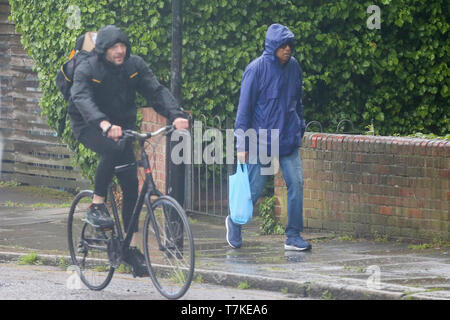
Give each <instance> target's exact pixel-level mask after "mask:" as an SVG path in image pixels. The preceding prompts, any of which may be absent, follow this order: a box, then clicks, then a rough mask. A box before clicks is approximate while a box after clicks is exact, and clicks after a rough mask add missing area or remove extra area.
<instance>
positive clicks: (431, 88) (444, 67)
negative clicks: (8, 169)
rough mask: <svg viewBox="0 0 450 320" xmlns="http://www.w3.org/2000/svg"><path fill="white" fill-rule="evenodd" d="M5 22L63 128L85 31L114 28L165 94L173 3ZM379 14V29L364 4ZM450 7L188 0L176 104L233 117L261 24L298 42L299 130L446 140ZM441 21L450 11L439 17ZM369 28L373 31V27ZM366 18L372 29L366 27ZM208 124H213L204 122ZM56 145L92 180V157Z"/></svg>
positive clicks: (32, 9) (47, 6)
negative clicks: (65, 74)
mask: <svg viewBox="0 0 450 320" xmlns="http://www.w3.org/2000/svg"><path fill="white" fill-rule="evenodd" d="M10 3H11V7H12V19H13V21H14V22H15V23H16V28H17V30H18V31H19V32H21V33H22V35H23V36H22V43H23V45H24V47H25V48H26V49H27V50H28V53H29V55H30V56H31V57H32V58H33V59H34V61H35V63H36V70H37V72H38V75H39V81H40V87H41V89H42V91H43V98H42V100H41V107H42V109H43V110H44V113H45V115H46V116H47V118H48V122H49V125H50V126H51V127H52V128H53V129H55V130H58V129H59V125H60V124H61V121H60V120H61V118H62V116H63V114H64V112H63V111H64V108H66V104H65V103H64V101H63V99H62V96H61V95H60V94H59V92H58V91H57V88H56V85H55V81H54V79H55V76H56V73H57V71H58V69H59V66H60V65H61V64H62V63H63V62H64V61H65V60H66V59H67V57H68V55H69V53H70V51H71V49H72V47H73V46H74V43H75V40H76V38H77V37H78V36H79V35H80V34H82V33H83V32H86V31H90V30H98V29H99V28H100V27H101V26H103V25H106V24H116V25H118V26H119V27H121V28H122V29H123V30H124V31H126V32H127V33H128V35H129V37H130V39H131V43H132V47H133V53H134V54H138V55H141V56H143V57H144V58H145V60H146V61H147V62H148V63H149V65H150V67H151V68H152V69H153V71H154V72H155V74H156V75H157V76H158V77H159V79H160V81H161V82H162V83H164V84H166V85H169V81H170V53H171V50H170V46H171V1H163V0H60V1H53V0H40V1H34V0H28V1H23V0H10ZM373 4H375V5H377V6H378V7H379V8H380V12H379V13H380V17H381V20H380V21H379V22H380V25H379V27H380V28H379V29H377V28H375V29H371V28H369V27H368V25H369V24H370V23H372V22H373V12H368V10H367V9H368V7H369V6H370V5H373ZM449 9H450V8H449V3H448V1H445V0H428V1H426V0H404V1H400V0H381V1H356V0H351V1H348V0H334V1H321V0H304V1H294V0H272V1H266V0H247V1H238V0H217V1H211V0H191V1H185V2H183V91H182V94H183V105H184V106H185V108H186V109H190V110H192V111H193V113H194V116H198V115H199V114H205V115H206V116H208V117H209V118H211V119H212V116H215V115H219V116H220V118H221V119H222V120H224V119H226V118H231V119H234V117H235V113H236V108H237V101H238V97H239V90H240V81H241V77H242V74H243V71H244V69H245V67H246V65H247V64H248V63H249V62H250V61H251V60H253V59H255V58H257V57H258V56H259V55H260V54H261V53H262V51H263V49H264V38H265V32H266V30H267V28H268V26H269V25H270V24H272V23H275V22H278V23H281V24H284V25H286V26H288V27H289V28H290V29H291V30H292V31H293V32H294V34H295V35H296V38H297V43H296V48H295V54H294V55H295V57H296V58H297V59H298V60H299V62H300V64H301V66H302V68H303V76H304V84H303V87H304V91H303V92H304V105H305V116H306V121H307V122H308V121H311V120H318V121H320V122H321V123H322V124H323V126H324V128H325V129H326V130H327V131H334V130H335V129H336V125H337V124H338V122H339V121H340V120H342V119H350V120H351V121H352V122H353V123H354V124H355V126H356V128H355V129H356V130H358V131H365V130H367V129H366V128H367V126H368V125H369V124H370V123H371V120H372V119H373V123H374V126H375V133H376V134H381V135H392V134H411V133H415V132H423V133H434V134H437V135H446V134H448V133H449V132H450V120H449V114H450V106H449V95H450V90H449V87H450V76H449V67H448V64H449V56H450V54H449V51H450V40H449V38H448V30H449V21H448V12H450V10H449ZM446 12H447V13H446ZM368 19H369V21H368ZM371 19H372V20H371ZM211 121H212V120H211ZM62 138H63V140H64V141H65V142H66V143H68V144H69V145H70V146H71V148H73V149H75V150H76V151H78V152H77V155H78V158H77V162H78V163H79V164H80V165H81V166H82V167H83V168H84V170H85V172H87V170H89V168H90V167H92V166H91V164H92V162H95V158H93V157H92V154H90V153H89V152H88V151H86V150H83V149H81V150H78V149H77V148H80V146H78V145H77V144H75V143H74V142H73V139H72V135H71V132H70V126H66V130H65V132H64V134H63V136H62Z"/></svg>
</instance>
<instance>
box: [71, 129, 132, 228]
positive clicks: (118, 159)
mask: <svg viewBox="0 0 450 320" xmlns="http://www.w3.org/2000/svg"><path fill="white" fill-rule="evenodd" d="M78 141H79V142H81V143H82V144H83V145H84V146H85V147H86V148H89V149H91V150H92V151H94V152H96V153H98V154H99V155H100V162H99V164H98V167H97V171H96V173H95V187H94V193H95V194H96V195H98V196H100V197H106V194H107V190H108V185H109V184H110V183H111V180H112V178H113V175H114V167H115V166H120V165H124V164H129V163H135V162H136V157H135V155H134V149H133V143H132V142H128V143H127V144H126V145H125V147H124V148H123V149H121V148H119V146H118V144H117V143H116V142H115V141H114V140H112V139H110V138H107V137H104V136H103V134H102V131H101V129H100V128H98V129H97V128H95V127H88V128H86V129H84V130H83V131H82V132H81V135H80V137H79V139H78ZM116 176H117V179H118V180H119V184H120V187H121V188H122V193H123V203H122V219H123V224H124V227H125V231H127V230H128V226H129V224H130V218H131V216H132V214H133V209H134V206H135V204H136V200H137V196H138V185H139V182H138V178H137V166H136V165H135V166H132V167H130V168H129V169H127V170H126V171H123V172H119V173H117V174H116ZM137 231H138V226H137V225H136V227H135V230H134V231H133V232H137Z"/></svg>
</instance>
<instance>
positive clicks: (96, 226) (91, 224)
mask: <svg viewBox="0 0 450 320" xmlns="http://www.w3.org/2000/svg"><path fill="white" fill-rule="evenodd" d="M81 221H83V222H86V223H87V224H88V225H90V226H92V227H94V228H100V226H99V225H96V224H93V223H91V222H89V221H88V220H87V219H81Z"/></svg>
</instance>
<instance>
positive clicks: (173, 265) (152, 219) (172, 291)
mask: <svg viewBox="0 0 450 320" xmlns="http://www.w3.org/2000/svg"><path fill="white" fill-rule="evenodd" d="M168 199H171V198H169V197H161V198H159V199H158V200H156V201H155V203H154V204H153V207H152V208H153V211H152V213H149V214H148V215H147V219H146V223H145V227H144V233H145V235H144V247H145V253H146V255H147V256H148V259H149V262H150V266H149V269H150V271H151V272H150V274H151V276H152V280H153V282H154V284H155V286H156V288H157V289H158V290H159V291H160V292H161V294H163V295H164V296H166V297H167V298H170V299H174V298H179V297H181V296H182V295H183V294H184V293H185V292H186V290H187V289H188V287H189V285H190V282H191V280H192V275H193V271H194V245H193V240H192V235H191V232H190V229H189V224H188V223H187V219H186V217H185V215H184V211H183V210H182V209H181V207H177V206H176V205H175V204H174V203H173V201H174V200H168Z"/></svg>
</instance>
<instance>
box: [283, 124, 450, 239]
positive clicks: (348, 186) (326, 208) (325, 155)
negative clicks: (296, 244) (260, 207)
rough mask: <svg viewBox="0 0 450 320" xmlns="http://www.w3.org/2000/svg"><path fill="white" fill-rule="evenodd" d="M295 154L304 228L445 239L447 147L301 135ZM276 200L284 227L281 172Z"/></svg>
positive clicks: (449, 178)
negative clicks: (300, 165)
mask: <svg viewBox="0 0 450 320" xmlns="http://www.w3.org/2000/svg"><path fill="white" fill-rule="evenodd" d="M300 153H301V157H302V160H303V171H304V181H305V184H304V210H303V218H304V226H305V228H308V229H320V230H327V231H338V232H344V233H349V234H354V235H356V236H389V237H394V238H397V237H400V238H411V239H424V240H433V239H436V238H439V239H442V240H449V239H450V232H449V226H450V224H449V201H450V141H448V140H425V139H415V138H397V137H377V136H353V135H337V134H322V133H320V134H317V133H306V134H305V137H304V139H303V147H302V148H300ZM275 195H276V196H277V198H278V206H277V208H276V210H277V215H278V216H279V217H280V220H281V221H282V222H286V219H287V218H286V216H287V215H286V187H285V185H284V180H283V178H282V176H281V172H279V173H278V175H277V176H276V177H275Z"/></svg>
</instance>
